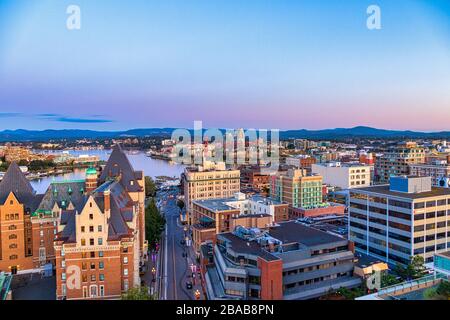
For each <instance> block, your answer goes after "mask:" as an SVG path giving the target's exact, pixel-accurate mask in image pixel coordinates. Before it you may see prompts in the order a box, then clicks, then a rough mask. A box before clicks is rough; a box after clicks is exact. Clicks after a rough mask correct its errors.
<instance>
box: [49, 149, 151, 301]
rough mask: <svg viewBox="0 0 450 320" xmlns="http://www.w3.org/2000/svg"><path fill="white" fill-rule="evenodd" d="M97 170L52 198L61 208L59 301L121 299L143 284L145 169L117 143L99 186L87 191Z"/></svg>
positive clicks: (62, 187) (63, 187) (57, 245)
mask: <svg viewBox="0 0 450 320" xmlns="http://www.w3.org/2000/svg"><path fill="white" fill-rule="evenodd" d="M94 174H95V173H94V172H92V171H91V172H89V174H88V177H87V179H86V181H85V182H84V184H83V185H82V184H81V182H79V183H80V185H73V183H62V184H61V185H60V186H59V188H58V189H55V191H56V192H52V195H53V198H52V199H51V200H50V201H49V202H50V204H52V203H53V206H58V207H59V210H60V224H59V228H58V234H57V238H56V240H55V242H54V247H55V255H56V276H57V298H58V299H68V300H76V299H117V298H120V296H121V294H122V293H123V292H125V291H127V290H128V289H129V288H131V287H135V286H139V285H140V279H139V267H140V264H141V263H142V261H143V259H144V258H145V252H146V242H145V240H144V239H145V225H144V223H145V222H144V221H145V220H144V214H145V211H144V209H145V208H144V199H145V196H144V195H145V190H144V188H145V185H144V181H143V173H142V172H136V171H134V170H133V168H132V167H131V164H130V163H129V161H128V159H127V158H126V155H125V154H124V153H123V151H122V150H121V148H120V147H119V146H116V147H115V148H114V150H113V152H112V154H111V157H110V159H109V160H108V163H107V164H106V166H105V168H104V170H103V171H102V173H101V175H100V178H99V179H98V187H96V188H95V190H93V191H91V192H88V191H89V190H90V189H91V188H94V187H95V186H94V185H93V179H92V177H90V176H92V175H94ZM86 182H87V183H86ZM86 189H87V190H86ZM63 190H64V191H63ZM62 192H65V194H66V195H67V196H68V198H65V200H61V198H60V196H59V194H60V193H62ZM62 201H64V202H62Z"/></svg>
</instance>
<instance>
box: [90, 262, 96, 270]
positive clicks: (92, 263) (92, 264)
mask: <svg viewBox="0 0 450 320" xmlns="http://www.w3.org/2000/svg"><path fill="white" fill-rule="evenodd" d="M91 270H95V263H94V262H91Z"/></svg>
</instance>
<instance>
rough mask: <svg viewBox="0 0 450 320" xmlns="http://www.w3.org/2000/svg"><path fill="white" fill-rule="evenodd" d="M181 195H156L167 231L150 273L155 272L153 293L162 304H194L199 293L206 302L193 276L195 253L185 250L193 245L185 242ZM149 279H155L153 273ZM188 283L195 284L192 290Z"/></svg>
mask: <svg viewBox="0 0 450 320" xmlns="http://www.w3.org/2000/svg"><path fill="white" fill-rule="evenodd" d="M178 193H179V190H178V189H175V190H169V191H159V192H158V194H157V204H158V205H159V206H160V211H161V214H162V215H164V216H165V218H166V231H165V232H164V233H163V234H162V238H161V243H160V246H159V253H158V255H157V257H156V259H155V261H154V263H152V261H150V265H149V270H151V269H153V268H154V270H155V282H151V283H152V288H151V291H152V292H156V293H157V295H158V298H159V299H161V300H194V299H195V298H196V297H195V292H196V291H198V292H199V293H200V299H204V295H203V292H202V287H201V282H200V277H199V275H198V273H197V272H194V273H193V272H192V268H193V267H192V266H193V265H196V266H195V267H194V268H196V270H198V264H197V262H196V259H195V253H194V252H193V249H192V247H191V246H190V247H187V246H186V244H188V245H189V244H190V242H191V241H190V240H188V241H187V242H186V238H185V237H186V235H189V231H185V230H184V227H185V226H183V225H181V224H180V222H179V214H180V209H179V207H178V206H177V198H176V197H177V195H178ZM188 239H190V237H188ZM149 276H150V277H153V275H152V274H151V273H149ZM149 282H150V281H149ZM188 282H190V283H192V288H190V289H188V288H187V283H188Z"/></svg>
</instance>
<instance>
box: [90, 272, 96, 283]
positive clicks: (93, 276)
mask: <svg viewBox="0 0 450 320" xmlns="http://www.w3.org/2000/svg"><path fill="white" fill-rule="evenodd" d="M96 280H97V278H96V277H95V274H91V281H92V282H93V281H96Z"/></svg>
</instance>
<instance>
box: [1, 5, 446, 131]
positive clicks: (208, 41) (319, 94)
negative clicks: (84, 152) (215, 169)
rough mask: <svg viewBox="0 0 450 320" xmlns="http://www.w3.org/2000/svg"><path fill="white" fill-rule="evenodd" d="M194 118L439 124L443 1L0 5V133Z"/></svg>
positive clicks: (285, 125) (216, 122)
mask: <svg viewBox="0 0 450 320" xmlns="http://www.w3.org/2000/svg"><path fill="white" fill-rule="evenodd" d="M71 4H76V5H78V6H79V7H80V8H81V30H72V31H70V30H68V29H67V28H66V19H67V17H68V15H67V14H66V8H67V6H68V5H71ZM371 4H376V5H378V6H380V8H381V19H382V20H381V21H382V29H381V30H368V29H367V28H366V19H367V13H366V9H367V7H368V6H369V5H371ZM194 120H202V121H203V125H204V126H205V127H222V128H237V127H245V128H248V127H254V128H269V129H270V128H279V129H303V128H305V129H322V128H336V127H353V126H359V125H365V126H372V127H378V128H386V129H410V130H422V131H438V130H450V1H448V0H432V1H430V0H395V1H392V0H371V1H365V0H346V1H338V0H328V1H326V0H320V1H319V0H292V1H291V0H240V1H236V0H134V1H119V0H70V1H66V0H0V130H3V129H19V128H20V129H48V128H52V129H61V128H80V129H97V130H118V129H120V130H121V129H131V128H150V127H192V126H193V121H194Z"/></svg>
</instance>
